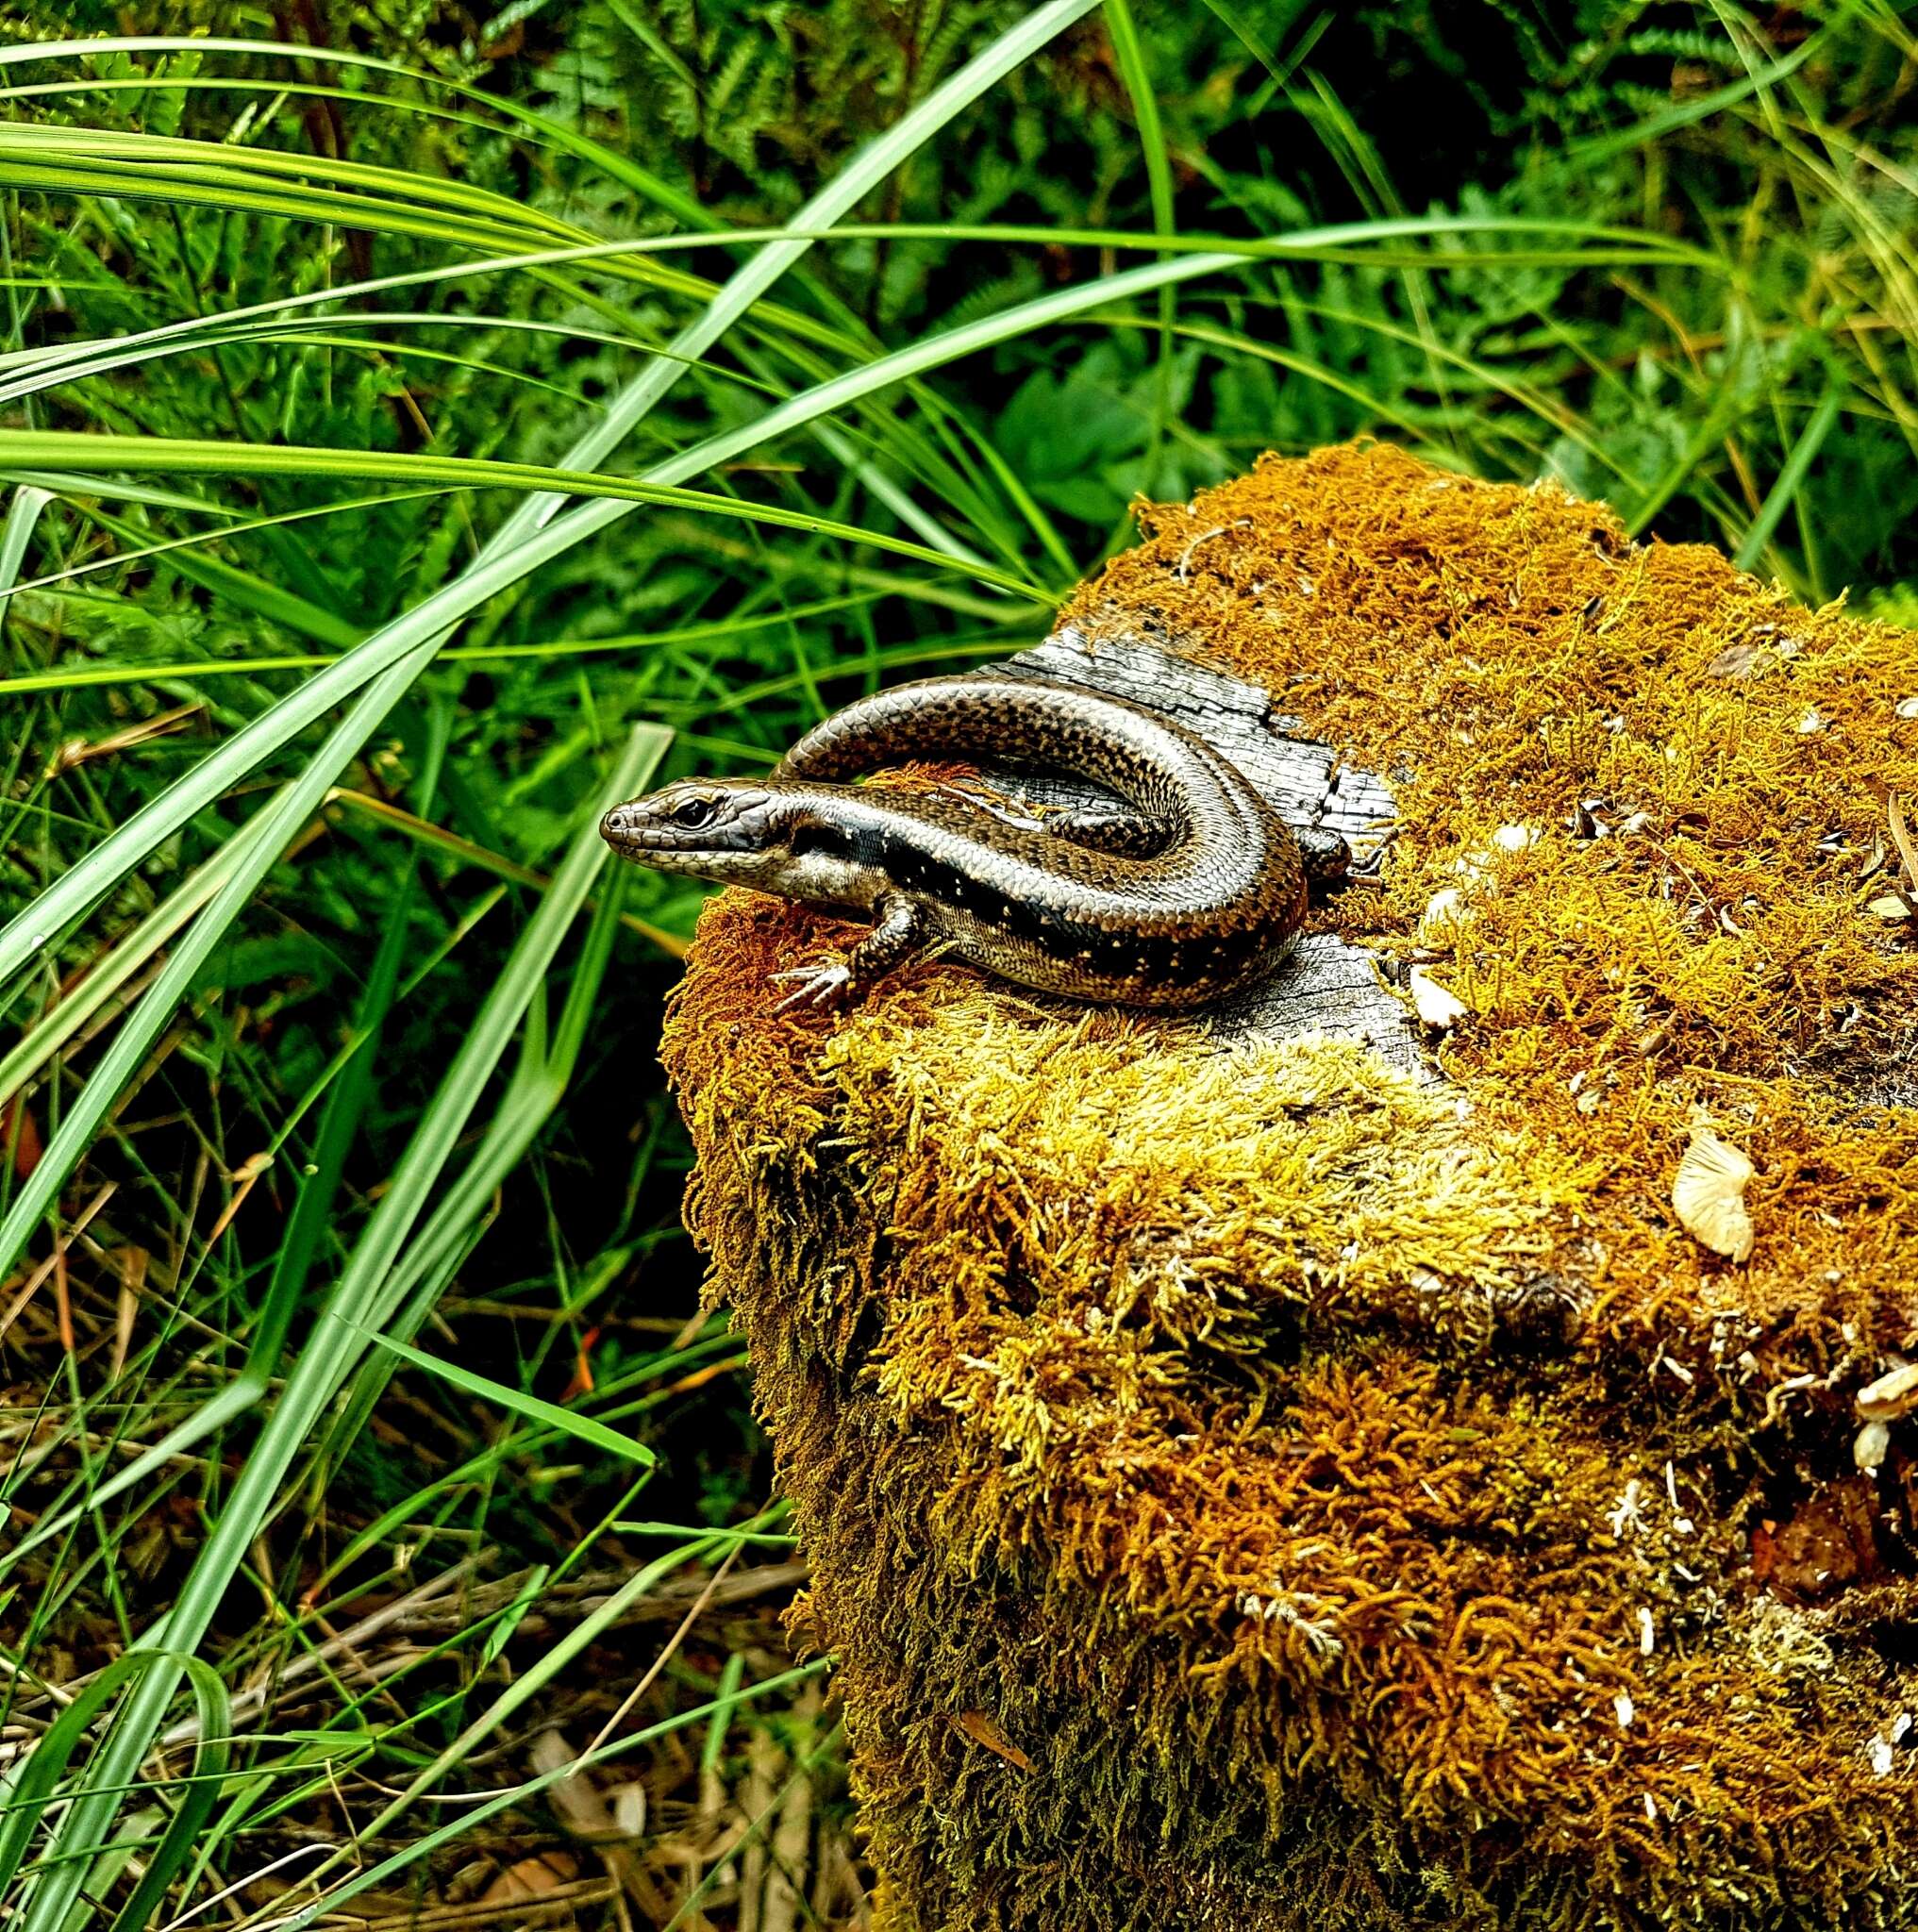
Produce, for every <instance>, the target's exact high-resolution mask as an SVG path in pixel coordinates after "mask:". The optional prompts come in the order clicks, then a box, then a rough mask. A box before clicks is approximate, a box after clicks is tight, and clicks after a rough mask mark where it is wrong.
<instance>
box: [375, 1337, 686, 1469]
mask: <svg viewBox="0 0 1918 1932" xmlns="http://www.w3.org/2000/svg"><path fill="white" fill-rule="evenodd" d="M359 1332H360V1333H361V1334H362V1335H363V1336H365V1337H366V1339H367V1340H368V1341H372V1342H374V1343H375V1345H376V1346H378V1347H380V1348H382V1349H385V1350H386V1351H387V1352H388V1353H389V1354H391V1355H394V1356H397V1357H399V1359H400V1360H401V1361H403V1362H409V1363H411V1364H412V1366H413V1367H414V1368H416V1369H424V1370H425V1371H426V1373H427V1374H431V1375H437V1376H439V1378H440V1379H441V1381H442V1382H446V1383H449V1384H451V1386H452V1387H453V1388H455V1389H458V1390H459V1391H461V1392H462V1393H463V1394H467V1395H474V1396H477V1397H478V1398H479V1400H480V1401H482V1402H491V1403H492V1404H494V1405H495V1406H496V1407H500V1408H504V1409H508V1410H509V1411H510V1412H511V1413H512V1414H514V1415H517V1416H523V1417H525V1420H526V1421H527V1422H533V1423H543V1424H545V1425H546V1426H547V1427H548V1428H553V1429H558V1430H559V1433H560V1434H561V1435H562V1436H568V1437H571V1438H572V1440H573V1441H575V1442H585V1443H588V1444H590V1445H591V1446H592V1448H594V1449H597V1450H599V1451H600V1453H601V1454H602V1455H606V1456H617V1457H622V1458H623V1459H624V1460H625V1461H627V1462H636V1463H638V1464H639V1466H640V1467H641V1468H642V1469H651V1468H652V1467H653V1466H654V1464H655V1463H656V1462H657V1461H658V1460H659V1458H658V1457H656V1456H655V1455H654V1454H653V1452H652V1451H651V1450H650V1449H648V1448H647V1447H646V1445H645V1444H644V1443H643V1442H639V1441H634V1440H633V1438H632V1437H630V1436H623V1435H621V1434H620V1432H619V1431H618V1430H617V1429H609V1428H608V1427H607V1425H606V1424H604V1423H602V1422H595V1421H594V1420H593V1418H592V1416H590V1415H581V1414H580V1413H579V1412H578V1410H577V1409H572V1408H566V1407H561V1406H560V1404H559V1403H557V1402H543V1401H542V1400H541V1399H540V1397H539V1396H537V1395H528V1394H526V1393H525V1392H524V1391H521V1390H518V1389H514V1388H511V1387H509V1385H508V1384H506V1383H505V1382H496V1381H494V1380H493V1379H492V1376H491V1375H481V1374H475V1372H474V1371H473V1370H471V1369H467V1368H462V1367H461V1366H460V1365H459V1363H458V1362H451V1361H448V1360H447V1359H446V1357H444V1356H438V1355H428V1354H427V1353H426V1352H425V1350H424V1349H419V1348H413V1347H410V1346H409V1344H408V1343H406V1342H404V1341H395V1340H394V1339H393V1338H392V1336H391V1335H380V1334H377V1333H375V1331H373V1330H371V1329H364V1328H363V1329H361V1330H360V1331H359Z"/></svg>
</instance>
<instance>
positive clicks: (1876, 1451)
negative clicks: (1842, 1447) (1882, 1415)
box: [1851, 1423, 1892, 1475]
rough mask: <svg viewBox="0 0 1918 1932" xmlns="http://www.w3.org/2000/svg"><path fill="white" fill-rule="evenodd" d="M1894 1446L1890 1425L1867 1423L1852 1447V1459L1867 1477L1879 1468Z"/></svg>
mask: <svg viewBox="0 0 1918 1932" xmlns="http://www.w3.org/2000/svg"><path fill="white" fill-rule="evenodd" d="M1891 1446H1892V1428H1891V1424H1889V1423H1867V1424H1865V1425H1864V1427H1863V1428H1861V1429H1860V1431H1859V1432H1858V1435H1857V1437H1856V1438H1855V1439H1854V1441H1853V1442H1852V1445H1851V1459H1852V1460H1853V1461H1854V1462H1855V1463H1857V1464H1858V1466H1859V1467H1860V1469H1861V1470H1863V1471H1864V1473H1865V1474H1867V1475H1870V1474H1872V1472H1873V1471H1874V1470H1876V1469H1877V1468H1879V1467H1880V1466H1881V1465H1882V1464H1883V1462H1884V1459H1885V1457H1886V1454H1887V1453H1888V1452H1889V1450H1890V1449H1891Z"/></svg>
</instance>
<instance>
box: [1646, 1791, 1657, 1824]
mask: <svg viewBox="0 0 1918 1932" xmlns="http://www.w3.org/2000/svg"><path fill="white" fill-rule="evenodd" d="M1645 1816H1646V1818H1648V1819H1649V1820H1650V1821H1651V1823H1652V1824H1657V1823H1658V1822H1659V1806H1658V1800H1657V1799H1655V1798H1654V1797H1653V1796H1652V1794H1651V1792H1649V1791H1647V1792H1646V1793H1645Z"/></svg>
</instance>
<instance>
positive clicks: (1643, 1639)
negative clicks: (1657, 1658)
mask: <svg viewBox="0 0 1918 1932" xmlns="http://www.w3.org/2000/svg"><path fill="white" fill-rule="evenodd" d="M1658 1647H1659V1630H1658V1625H1657V1624H1654V1623H1653V1622H1652V1613H1651V1611H1650V1610H1649V1609H1647V1608H1646V1607H1645V1606H1644V1605H1643V1604H1641V1605H1640V1606H1639V1655H1640V1656H1641V1657H1650V1656H1651V1654H1652V1652H1653V1651H1655V1650H1656V1649H1657V1648H1658Z"/></svg>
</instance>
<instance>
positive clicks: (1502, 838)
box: [1492, 825, 1539, 852]
mask: <svg viewBox="0 0 1918 1932" xmlns="http://www.w3.org/2000/svg"><path fill="white" fill-rule="evenodd" d="M1492 842H1493V844H1494V845H1495V846H1497V847H1498V849H1499V850H1500V851H1501V852H1523V851H1524V850H1525V849H1526V846H1527V845H1536V844H1537V843H1538V842H1539V828H1538V826H1536V825H1500V826H1499V828H1498V830H1497V831H1495V832H1494V833H1493V835H1492Z"/></svg>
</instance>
